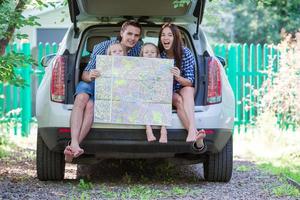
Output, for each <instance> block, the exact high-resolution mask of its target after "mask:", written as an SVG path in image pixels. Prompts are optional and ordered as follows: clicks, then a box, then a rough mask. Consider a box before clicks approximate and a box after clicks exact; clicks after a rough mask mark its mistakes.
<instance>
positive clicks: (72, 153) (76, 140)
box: [64, 43, 126, 163]
mask: <svg viewBox="0 0 300 200" xmlns="http://www.w3.org/2000/svg"><path fill="white" fill-rule="evenodd" d="M106 54H107V55H111V56H124V55H126V51H125V48H124V47H123V46H122V45H121V43H114V44H111V45H110V46H109V47H108V48H107V50H106ZM90 73H94V75H93V78H92V80H94V79H95V78H98V77H100V75H101V73H100V71H99V70H96V69H92V70H91V72H90ZM80 84H81V85H84V87H86V88H88V90H89V91H90V93H91V96H92V99H93V96H94V89H93V87H94V85H93V83H92V82H91V83H86V82H83V81H82V82H80ZM80 92H83V91H82V90H80V89H76V94H78V93H80ZM76 94H75V95H76ZM89 106H92V107H94V102H93V100H91V101H89ZM87 126H88V130H90V128H91V126H92V123H90V124H89V125H87ZM87 134H88V131H85V132H84V133H82V134H80V133H79V135H75V134H71V141H70V143H69V145H68V146H66V148H65V150H64V154H65V161H66V162H69V163H70V162H72V160H73V158H77V157H79V156H80V155H82V154H83V153H84V150H83V149H82V148H81V147H80V146H79V144H80V143H81V142H82V140H83V139H84V138H85V137H86V135H87Z"/></svg>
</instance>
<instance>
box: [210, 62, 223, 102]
mask: <svg viewBox="0 0 300 200" xmlns="http://www.w3.org/2000/svg"><path fill="white" fill-rule="evenodd" d="M221 67H222V66H221V64H220V63H219V62H218V61H217V60H216V58H213V57H211V58H210V59H209V61H208V91H207V104H217V103H221V101H222V83H221Z"/></svg>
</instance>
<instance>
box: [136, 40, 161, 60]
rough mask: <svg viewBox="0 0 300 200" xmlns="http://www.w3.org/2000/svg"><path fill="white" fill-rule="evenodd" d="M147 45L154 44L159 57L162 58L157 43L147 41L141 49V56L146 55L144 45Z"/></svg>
mask: <svg viewBox="0 0 300 200" xmlns="http://www.w3.org/2000/svg"><path fill="white" fill-rule="evenodd" d="M147 45H151V46H153V47H154V48H155V49H156V54H157V58H160V53H159V49H158V47H157V46H156V45H155V44H153V43H152V42H146V43H145V44H144V45H143V46H142V49H141V52H140V56H141V57H143V56H144V47H145V46H147Z"/></svg>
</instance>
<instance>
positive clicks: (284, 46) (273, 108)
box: [252, 32, 300, 129]
mask: <svg viewBox="0 0 300 200" xmlns="http://www.w3.org/2000/svg"><path fill="white" fill-rule="evenodd" d="M283 35H284V39H283V40H282V42H281V43H280V44H279V45H278V46H277V49H278V51H279V52H280V57H279V60H280V64H279V69H278V71H277V72H274V71H273V70H272V67H269V68H268V70H267V75H268V78H267V79H266V80H265V81H264V83H263V85H262V87H261V88H260V89H258V90H257V91H255V92H254V94H257V95H258V96H261V97H260V98H258V102H257V104H256V105H255V106H257V107H258V111H259V112H258V113H259V115H258V119H259V118H260V115H264V114H265V113H271V114H272V115H274V116H276V118H277V123H278V124H279V125H280V127H281V128H289V127H290V126H292V127H293V128H294V129H295V128H297V127H299V125H300V112H299V110H300V89H299V86H300V59H299V58H300V32H298V33H296V34H295V35H291V34H286V33H283ZM272 62H274V59H273V60H271V64H270V66H272ZM252 106H254V105H252ZM257 121H259V120H257Z"/></svg>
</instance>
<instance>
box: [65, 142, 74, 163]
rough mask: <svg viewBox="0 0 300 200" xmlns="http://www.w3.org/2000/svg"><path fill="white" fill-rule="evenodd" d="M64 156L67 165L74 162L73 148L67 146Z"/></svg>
mask: <svg viewBox="0 0 300 200" xmlns="http://www.w3.org/2000/svg"><path fill="white" fill-rule="evenodd" d="M64 154H65V161H66V162H67V163H71V162H72V161H73V157H74V156H73V152H72V148H71V146H70V145H68V146H66V148H65V150H64Z"/></svg>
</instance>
